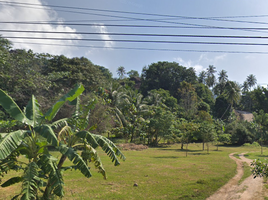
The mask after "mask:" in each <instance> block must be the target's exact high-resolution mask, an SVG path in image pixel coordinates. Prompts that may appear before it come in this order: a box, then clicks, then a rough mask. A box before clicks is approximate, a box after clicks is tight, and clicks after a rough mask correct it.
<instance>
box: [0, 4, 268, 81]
mask: <svg viewBox="0 0 268 200" xmlns="http://www.w3.org/2000/svg"><path fill="white" fill-rule="evenodd" d="M21 3H23V4H21ZM267 8H268V1H267V0H258V1H252V0H217V1H215V0H202V1H201V0H189V1H185V0H165V1H164V0H135V1H134V0H97V1H96V0H94V1H93V0H76V1H73V0H57V1H55V0H42V1H40V0H24V1H22V0H20V1H18V0H7V1H1V0H0V23H1V22H2V23H1V28H0V34H1V35H2V37H7V38H8V39H9V40H11V41H12V42H13V45H14V48H23V49H26V50H28V49H32V50H33V51H34V52H38V53H49V54H52V55H61V54H63V55H65V56H67V57H82V56H83V57H86V58H88V59H89V60H91V61H92V62H93V63H94V64H97V65H101V66H104V67H106V68H108V69H109V70H110V71H111V72H112V73H113V75H114V77H117V74H116V70H117V68H118V67H120V66H123V67H125V69H126V72H128V71H130V70H137V71H138V72H139V73H141V71H142V69H143V67H146V66H148V65H150V64H152V63H155V62H158V61H168V62H177V63H179V64H180V65H182V66H185V67H187V68H188V67H193V68H194V69H195V70H196V73H197V75H198V74H199V73H200V71H202V70H206V68H207V67H208V66H209V65H213V66H214V67H216V70H217V73H219V71H221V70H226V71H227V74H228V77H229V80H232V81H237V82H238V83H240V84H242V83H243V82H244V81H245V80H246V78H247V76H248V75H250V74H253V75H255V76H256V78H257V82H258V84H259V85H263V84H267V83H268V77H267V75H268V67H267V64H268V45H266V44H268V41H267V40H268V39H267V38H265V37H268V30H260V29H258V28H266V27H267V24H268V10H267ZM3 22H5V23H3ZM6 22H8V23H6ZM10 22H13V23H10ZM14 22H18V23H14ZM22 22H28V23H27V24H25V23H24V24H23V23H22ZM29 22H38V23H35V24H33V23H29ZM40 22H42V23H43V24H40ZM44 23H45V24H44ZM78 24H80V25H78ZM81 24H82V25H81ZM252 28H255V29H252ZM256 28H257V29H256ZM7 30H8V31H7ZM15 31H19V32H15ZM26 31H28V32H26ZM29 31H30V32H29ZM33 31H41V32H39V33H36V32H35V33H34V32H33ZM48 32H50V33H48ZM51 32H52V33H51ZM55 32H58V33H55ZM66 32H68V33H67V34H66ZM85 33H88V34H85ZM113 33H118V35H114V34H113ZM124 34H125V35H124ZM126 34H132V35H126ZM133 34H136V35H133ZM137 34H138V35H137ZM141 34H143V35H141ZM144 34H148V35H146V36H145V35H144ZM156 35H161V36H156ZM172 35H173V36H172ZM174 35H175V36H174ZM178 35H180V36H178ZM190 35H191V36H195V37H189V36H190ZM186 36H188V37H186ZM196 36H199V37H196ZM200 36H203V37H200ZM204 36H205V37H204ZM211 36H214V37H211ZM215 36H217V37H215ZM219 36H221V37H219ZM223 36H225V37H223ZM226 36H228V37H226ZM230 36H231V37H230ZM234 36H235V37H234ZM241 36H246V37H247V38H238V37H241ZM257 36H261V37H264V38H252V37H257ZM12 37H13V38H12ZM14 37H17V38H14ZM18 37H19V38H18ZM20 37H28V38H31V39H25V38H24V39H22V38H20ZM33 37H37V38H38V39H32V38H33ZM45 38H59V39H60V40H55V39H45ZM92 40H95V41H92ZM107 40H108V41H107ZM119 40H120V41H119ZM122 40H127V41H129V40H131V42H126V41H125V42H122ZM167 41H168V42H167ZM208 43H214V44H208ZM215 43H216V44H215ZM223 43H225V44H223ZM226 43H228V44H226ZM237 43H242V44H243V45H242V44H237ZM245 44H246V45H245ZM163 49H164V50H163ZM231 52H236V53H231Z"/></svg>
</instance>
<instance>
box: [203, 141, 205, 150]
mask: <svg viewBox="0 0 268 200" xmlns="http://www.w3.org/2000/svg"><path fill="white" fill-rule="evenodd" d="M204 150H205V142H204V141H203V151H204Z"/></svg>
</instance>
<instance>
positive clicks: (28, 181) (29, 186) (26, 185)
mask: <svg viewBox="0 0 268 200" xmlns="http://www.w3.org/2000/svg"><path fill="white" fill-rule="evenodd" d="M37 169H38V166H37V164H36V163H35V162H30V163H29V164H28V166H27V168H26V169H25V172H24V176H23V184H22V194H23V195H22V197H21V199H22V200H32V199H36V195H37V194H36V192H37V187H38V186H37V183H36V181H35V179H34V178H35V177H36V176H37V175H38V172H37Z"/></svg>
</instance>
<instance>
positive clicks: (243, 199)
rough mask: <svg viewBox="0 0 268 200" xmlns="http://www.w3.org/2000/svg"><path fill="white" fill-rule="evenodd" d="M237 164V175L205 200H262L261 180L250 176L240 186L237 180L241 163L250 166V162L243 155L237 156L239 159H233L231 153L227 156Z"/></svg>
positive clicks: (240, 171)
mask: <svg viewBox="0 0 268 200" xmlns="http://www.w3.org/2000/svg"><path fill="white" fill-rule="evenodd" d="M229 157H230V158H231V159H233V160H234V161H235V162H236V164H237V174H236V175H235V176H234V177H233V178H232V179H231V180H230V181H229V182H228V183H226V184H225V185H224V186H222V187H221V188H220V189H219V190H218V191H217V192H216V193H214V194H213V195H212V196H210V197H209V198H207V200H218V199H219V200H231V199H240V200H262V199H264V190H263V179H262V178H255V179H254V178H253V177H252V176H250V177H248V178H247V179H245V180H244V181H243V182H242V183H241V184H240V185H239V184H238V182H239V180H240V179H241V178H242V176H243V173H244V170H243V162H246V163H248V164H250V163H251V162H252V160H250V159H248V158H245V157H244V153H243V154H241V155H239V157H240V159H238V158H235V157H234V156H233V153H232V154H230V155H229Z"/></svg>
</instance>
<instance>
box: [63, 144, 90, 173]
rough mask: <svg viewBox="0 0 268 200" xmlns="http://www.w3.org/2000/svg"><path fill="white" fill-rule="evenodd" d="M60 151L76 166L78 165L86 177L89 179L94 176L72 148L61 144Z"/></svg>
mask: <svg viewBox="0 0 268 200" xmlns="http://www.w3.org/2000/svg"><path fill="white" fill-rule="evenodd" d="M58 149H59V151H60V152H61V153H62V154H63V155H65V156H67V157H68V159H69V160H70V161H72V162H73V164H74V165H76V167H77V169H79V170H80V171H81V173H82V174H83V175H84V176H85V177H87V178H89V177H91V176H92V175H91V173H90V170H89V169H90V168H89V167H88V166H87V164H86V163H85V161H84V160H83V159H82V157H81V156H80V155H79V154H78V153H77V152H76V151H75V150H74V149H73V148H72V147H68V146H66V145H63V144H61V145H60V146H59V147H58Z"/></svg>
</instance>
